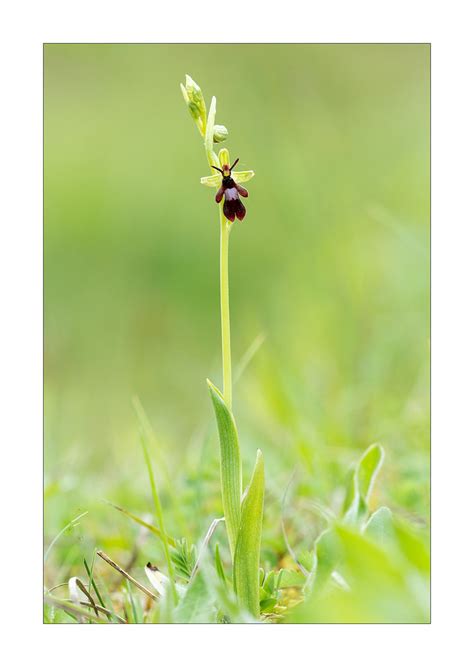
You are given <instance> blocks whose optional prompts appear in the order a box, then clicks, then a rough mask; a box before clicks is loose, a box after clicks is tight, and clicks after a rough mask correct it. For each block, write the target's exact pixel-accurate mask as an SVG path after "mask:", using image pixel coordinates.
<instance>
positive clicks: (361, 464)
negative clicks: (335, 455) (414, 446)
mask: <svg viewBox="0 0 474 667" xmlns="http://www.w3.org/2000/svg"><path fill="white" fill-rule="evenodd" d="M383 459H384V451H383V449H382V447H381V446H380V445H377V444H375V445H371V446H370V447H368V449H366V450H365V452H364V453H363V454H362V456H361V458H360V459H359V461H358V462H357V465H356V467H355V469H354V472H353V473H352V475H351V478H350V480H349V487H348V490H347V494H346V499H345V503H344V519H345V522H346V523H349V524H356V523H358V522H359V521H360V520H361V519H364V518H365V517H366V516H367V514H368V504H369V500H370V495H371V493H372V489H373V486H374V483H375V479H376V477H377V474H378V472H379V470H380V468H381V466H382V462H383Z"/></svg>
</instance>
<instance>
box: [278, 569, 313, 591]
mask: <svg viewBox="0 0 474 667" xmlns="http://www.w3.org/2000/svg"><path fill="white" fill-rule="evenodd" d="M305 583H306V577H305V576H304V574H303V573H302V572H298V570H286V569H283V570H280V574H279V576H278V582H277V588H301V587H302V586H304V585H305Z"/></svg>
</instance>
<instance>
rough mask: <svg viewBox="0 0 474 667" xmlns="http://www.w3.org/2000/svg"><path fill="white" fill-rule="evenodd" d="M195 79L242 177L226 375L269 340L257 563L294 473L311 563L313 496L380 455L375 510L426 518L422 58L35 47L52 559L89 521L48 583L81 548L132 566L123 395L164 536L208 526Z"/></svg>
mask: <svg viewBox="0 0 474 667" xmlns="http://www.w3.org/2000/svg"><path fill="white" fill-rule="evenodd" d="M186 72H189V73H190V74H191V75H192V76H193V77H195V78H196V80H198V81H199V82H200V84H201V85H202V87H203V90H205V91H209V92H211V93H212V94H215V95H216V96H217V99H218V122H221V123H224V124H225V125H226V126H227V127H228V128H229V131H230V139H229V141H228V142H227V145H228V146H229V148H230V150H231V151H232V154H234V155H236V156H239V157H240V158H241V165H242V168H246V167H250V168H252V169H255V171H256V174H257V176H256V178H255V179H254V180H253V181H252V182H251V183H250V184H249V191H250V197H249V200H248V205H247V210H248V215H247V217H246V219H245V221H244V222H243V223H242V224H239V225H236V228H235V229H234V231H233V234H232V238H231V262H230V263H231V276H230V280H231V317H232V328H233V355H234V363H235V362H236V361H237V360H238V359H239V358H240V357H242V355H244V353H245V351H246V350H247V348H248V347H249V346H250V345H251V343H252V341H253V340H254V339H255V338H256V337H257V336H258V335H259V334H260V333H262V332H263V333H264V334H265V342H264V344H263V345H262V347H261V348H260V349H259V351H258V353H257V355H256V356H255V358H254V359H253V360H252V362H251V364H250V365H249V367H248V368H247V370H246V371H245V375H244V376H243V377H242V379H241V381H240V382H239V384H238V386H237V387H236V391H235V405H234V412H235V413H236V415H238V419H239V431H240V439H241V446H242V452H243V459H244V467H245V466H246V469H245V476H246V478H248V475H249V471H250V466H251V465H252V463H253V460H252V459H253V452H254V451H255V449H256V448H257V447H260V448H261V449H262V450H263V451H264V454H265V461H266V479H267V497H266V509H265V519H264V540H263V552H262V557H263V560H264V563H266V564H267V565H268V567H273V566H275V565H276V564H277V561H278V559H279V558H280V557H284V555H285V554H286V547H285V544H284V541H283V537H282V534H281V530H280V526H279V522H280V517H281V498H282V496H283V493H284V490H285V488H286V487H287V485H288V483H289V480H290V477H291V476H292V474H293V471H295V474H294V477H293V482H292V485H291V493H290V497H289V499H288V500H287V502H288V503H289V507H288V506H287V507H286V510H285V511H286V513H289V514H290V517H291V522H290V523H291V525H290V527H289V530H290V533H291V539H292V540H296V541H297V542H298V544H302V545H303V544H305V545H306V547H309V546H310V544H311V541H312V540H314V538H315V537H316V536H317V534H318V524H317V521H316V520H315V518H314V517H313V515H312V514H311V513H308V516H307V517H305V515H304V512H305V509H304V507H305V502H306V501H308V502H322V503H325V504H326V505H329V506H335V507H337V506H338V505H339V504H340V502H341V497H342V495H341V494H342V485H343V482H344V479H345V476H346V473H347V469H348V467H349V465H350V464H351V463H352V462H353V461H354V460H356V459H357V458H358V457H359V456H360V454H361V452H362V451H363V450H364V449H365V448H366V446H367V445H369V444H370V443H371V442H375V441H377V442H381V443H382V444H383V446H384V449H385V452H386V456H387V458H386V462H385V465H384V469H383V473H382V478H381V480H379V483H378V484H377V487H376V498H375V499H374V503H376V505H377V506H378V505H380V504H386V505H388V506H389V507H390V508H391V509H392V510H393V512H394V513H395V514H396V515H397V516H399V517H402V518H406V519H409V520H410V522H411V523H414V524H416V525H419V526H420V528H422V529H423V528H424V527H426V525H427V523H428V521H429V131H430V130H429V47H428V46H424V45H372V46H364V45H47V46H46V47H45V244H44V249H45V475H46V482H45V497H46V499H45V541H46V543H47V544H49V543H50V541H51V540H52V538H53V537H54V535H55V534H56V533H57V532H59V530H60V529H61V528H62V527H63V526H64V525H66V524H67V523H68V522H69V521H70V520H71V519H72V518H73V517H74V516H76V515H78V514H80V513H81V512H83V511H86V510H88V514H87V515H86V516H85V517H84V518H83V519H82V520H81V523H80V525H79V527H78V528H75V529H74V530H73V532H72V533H70V534H66V535H64V536H62V538H61V539H60V540H58V542H57V544H56V545H55V547H54V549H53V550H52V552H51V554H50V556H49V558H48V561H47V568H46V584H47V585H48V586H49V585H51V586H53V585H55V584H58V583H61V582H62V581H64V578H65V577H67V576H70V575H71V573H75V572H76V571H77V569H78V568H79V567H80V566H81V564H82V558H83V555H84V553H88V554H91V553H92V551H93V549H94V548H95V547H96V546H101V547H103V548H104V549H108V550H109V551H111V552H112V553H113V554H116V555H118V556H121V557H123V559H127V558H128V555H129V554H130V552H131V551H132V550H133V546H134V544H135V543H136V540H137V530H136V527H134V525H131V524H130V523H129V522H127V521H126V519H124V518H123V517H122V516H121V515H120V514H118V513H116V512H115V511H114V510H113V509H111V508H110V507H108V506H106V505H104V504H102V503H101V502H100V500H101V499H102V498H107V499H109V500H112V501H114V502H116V503H118V504H120V505H122V506H124V507H126V508H127V509H129V510H130V511H133V512H135V513H144V512H149V511H150V508H151V506H152V505H151V497H150V492H149V489H148V486H147V475H146V470H145V468H144V465H143V462H142V458H141V453H140V448H139V444H138V425H137V423H136V419H135V416H134V412H133V409H132V404H131V399H132V396H134V395H138V396H139V397H140V400H141V402H142V404H143V405H144V407H145V410H146V412H147V414H148V416H149V418H150V421H151V423H152V425H153V427H154V430H155V432H156V434H157V443H156V447H155V451H154V452H152V454H153V455H154V457H155V462H156V464H157V472H158V481H159V483H160V488H161V489H162V497H163V504H164V511H165V514H166V523H167V526H168V530H169V531H170V532H171V533H172V534H179V535H183V536H187V537H188V538H189V539H190V540H192V541H196V540H197V539H198V538H199V537H200V536H202V534H203V532H205V530H206V529H207V526H208V525H209V523H210V521H211V520H212V518H214V517H215V516H217V515H219V513H220V511H221V508H220V498H219V487H218V463H217V460H218V459H217V455H218V450H217V437H216V434H215V432H214V425H213V423H212V414H211V406H210V404H209V401H208V393H207V387H206V384H205V378H206V377H207V376H209V377H211V378H212V379H213V380H214V381H216V382H217V384H220V350H219V335H220V332H219V313H218V291H217V290H218V286H217V272H218V233H219V230H218V214H217V207H216V205H215V204H214V203H213V198H212V194H211V192H210V191H209V190H208V189H206V188H203V187H202V186H201V185H200V184H199V177H200V176H202V175H205V174H207V166H206V164H205V162H204V160H203V159H202V157H201V155H202V152H201V151H200V150H199V137H198V135H197V133H196V132H195V131H194V128H192V127H191V124H190V123H189V119H188V118H187V112H186V109H185V108H184V105H183V101H182V98H181V93H180V91H179V82H180V81H181V80H182V79H183V76H184V74H185V73H186ZM220 100H222V103H220ZM230 100H233V103H230ZM234 127H235V128H238V132H237V131H236V132H234V131H233V128H234ZM165 465H166V466H167V468H168V470H167V472H166V471H165V469H164V466H165ZM167 475H168V479H169V480H172V483H169V484H167V482H166V479H167ZM293 524H294V525H293ZM138 558H139V561H140V564H142V563H141V561H142V560H144V562H146V561H147V560H153V559H162V555H161V553H160V551H159V545H156V544H154V542H153V541H151V540H148V541H147V542H146V544H145V546H144V547H143V554H142V553H140V555H139V556H138ZM337 613H338V614H339V613H340V616H338V618H340V619H341V620H344V610H343V609H342V610H338V612H337ZM351 613H352V612H351ZM354 614H355V615H356V616H357V614H356V612H353V615H352V616H350V614H349V612H348V616H350V618H352V619H353V618H354ZM341 615H342V616H341Z"/></svg>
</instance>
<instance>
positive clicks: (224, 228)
mask: <svg viewBox="0 0 474 667" xmlns="http://www.w3.org/2000/svg"><path fill="white" fill-rule="evenodd" d="M219 216H220V222H221V245H220V287H221V334H222V378H223V392H222V393H223V395H224V400H225V402H226V404H227V407H228V408H229V410H230V411H232V357H231V351H230V308H229V233H230V229H229V225H228V223H227V220H226V218H225V216H224V210H223V206H220V207H219Z"/></svg>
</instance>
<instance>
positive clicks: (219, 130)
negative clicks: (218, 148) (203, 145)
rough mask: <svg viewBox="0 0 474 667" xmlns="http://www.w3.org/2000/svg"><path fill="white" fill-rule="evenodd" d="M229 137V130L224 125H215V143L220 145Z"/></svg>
mask: <svg viewBox="0 0 474 667" xmlns="http://www.w3.org/2000/svg"><path fill="white" fill-rule="evenodd" d="M228 136H229V130H228V129H227V128H226V127H225V126H224V125H214V143H215V144H220V143H222V142H223V141H225V140H226V139H227V137H228Z"/></svg>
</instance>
